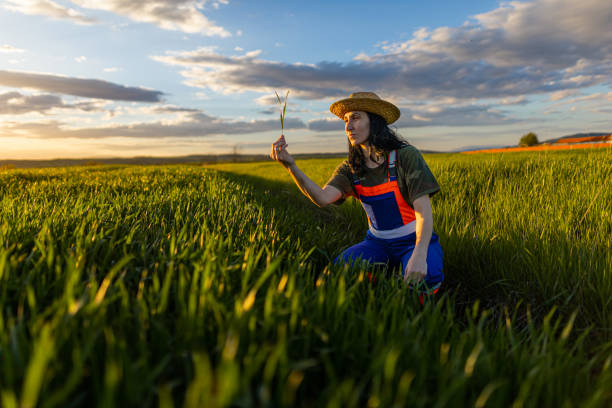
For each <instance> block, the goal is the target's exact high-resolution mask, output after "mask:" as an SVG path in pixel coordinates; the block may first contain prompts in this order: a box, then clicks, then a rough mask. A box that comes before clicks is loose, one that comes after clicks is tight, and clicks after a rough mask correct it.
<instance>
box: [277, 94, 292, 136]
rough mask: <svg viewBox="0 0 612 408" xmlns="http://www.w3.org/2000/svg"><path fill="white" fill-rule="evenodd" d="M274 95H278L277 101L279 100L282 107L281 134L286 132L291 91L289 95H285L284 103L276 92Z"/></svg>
mask: <svg viewBox="0 0 612 408" xmlns="http://www.w3.org/2000/svg"><path fill="white" fill-rule="evenodd" d="M274 93H275V94H276V99H278V104H279V105H281V111H280V122H281V133H282V132H284V130H285V111H286V110H287V98H288V97H289V91H287V94H286V95H285V102H284V103H283V101H281V98H280V96H278V93H277V92H276V91H274Z"/></svg>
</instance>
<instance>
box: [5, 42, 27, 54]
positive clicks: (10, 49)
mask: <svg viewBox="0 0 612 408" xmlns="http://www.w3.org/2000/svg"><path fill="white" fill-rule="evenodd" d="M0 52H4V53H22V52H25V50H22V49H20V48H15V47H13V46H11V45H8V44H4V45H2V46H0Z"/></svg>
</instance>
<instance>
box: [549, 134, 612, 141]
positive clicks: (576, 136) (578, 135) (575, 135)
mask: <svg viewBox="0 0 612 408" xmlns="http://www.w3.org/2000/svg"><path fill="white" fill-rule="evenodd" d="M609 134H612V132H604V133H601V132H599V133H574V134H573V135H567V136H561V137H558V138H556V139H548V140H542V141H541V142H540V143H558V142H559V141H561V140H563V139H579V138H580V139H581V138H589V137H599V136H607V135H609Z"/></svg>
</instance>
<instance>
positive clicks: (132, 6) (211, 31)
mask: <svg viewBox="0 0 612 408" xmlns="http://www.w3.org/2000/svg"><path fill="white" fill-rule="evenodd" d="M72 2H73V3H75V4H77V5H79V6H81V7H83V8H88V9H98V10H105V11H110V12H112V13H115V14H118V15H121V16H125V17H128V18H130V19H132V20H134V21H138V22H143V23H151V24H154V25H156V26H158V27H160V28H163V29H164V30H176V31H182V32H186V33H194V34H202V35H207V36H218V37H230V36H231V34H230V33H229V32H228V31H227V30H226V29H224V28H223V27H220V26H218V25H216V24H215V23H214V22H212V21H210V20H209V19H208V18H206V17H205V16H204V15H203V14H202V13H201V11H200V9H201V8H202V7H203V5H204V4H205V3H206V1H198V0H146V1H144V0H140V1H134V0H105V1H102V0H72ZM220 3H222V4H227V1H222V2H218V1H217V2H212V4H213V7H215V8H218V6H219V4H220Z"/></svg>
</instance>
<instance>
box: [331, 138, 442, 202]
mask: <svg viewBox="0 0 612 408" xmlns="http://www.w3.org/2000/svg"><path fill="white" fill-rule="evenodd" d="M388 168H389V165H388V158H385V162H384V163H382V164H381V165H379V166H378V167H376V168H373V169H371V168H368V167H366V168H365V172H364V174H363V175H362V176H361V177H359V181H360V182H361V185H362V186H364V187H371V186H376V185H379V184H382V183H385V182H386V181H387V180H388V177H389V172H388ZM395 168H396V169H397V184H398V186H399V190H400V193H401V194H402V197H404V200H406V202H407V203H408V204H410V205H411V206H412V203H413V202H414V200H416V199H417V198H419V197H421V196H424V195H426V194H429V195H433V194H435V193H436V192H438V191H440V186H439V185H438V182H437V181H436V179H435V177H434V176H433V174H432V173H431V170H429V167H428V166H427V163H425V159H424V158H423V156H422V155H421V153H420V152H419V151H418V150H417V149H416V148H415V147H414V146H404V147H402V148H400V149H398V150H397V154H396V155H395ZM327 184H328V185H330V186H334V187H336V188H337V189H338V190H340V191H341V192H342V198H341V199H340V200H338V201H337V202H336V204H341V203H342V202H343V201H344V200H345V199H346V198H347V197H348V196H356V195H357V194H356V192H355V190H354V188H353V175H352V172H351V168H350V166H349V164H348V160H345V161H344V162H342V163H340V165H338V167H336V170H335V171H334V174H332V176H331V178H330V179H329V181H328V182H327Z"/></svg>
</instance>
